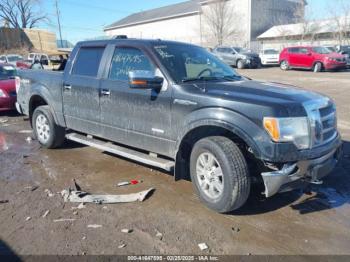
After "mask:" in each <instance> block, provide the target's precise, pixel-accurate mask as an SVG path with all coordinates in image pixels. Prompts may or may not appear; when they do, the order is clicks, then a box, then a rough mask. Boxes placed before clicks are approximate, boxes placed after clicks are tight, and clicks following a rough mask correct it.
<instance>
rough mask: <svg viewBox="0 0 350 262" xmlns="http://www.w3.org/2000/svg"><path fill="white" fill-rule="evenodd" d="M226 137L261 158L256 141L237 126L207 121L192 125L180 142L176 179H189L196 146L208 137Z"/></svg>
mask: <svg viewBox="0 0 350 262" xmlns="http://www.w3.org/2000/svg"><path fill="white" fill-rule="evenodd" d="M210 136H224V137H227V138H229V139H231V140H232V141H233V142H235V144H237V145H238V146H239V148H240V149H241V150H242V151H244V152H245V153H247V154H250V155H253V156H254V158H259V156H260V150H259V148H258V146H257V145H256V143H255V142H254V140H253V139H252V138H251V137H250V136H249V135H248V134H246V133H245V132H244V131H242V130H241V129H240V128H238V127H237V126H235V125H233V124H231V123H227V122H224V121H217V120H205V121H198V122H196V123H194V124H192V125H191V127H190V128H188V129H187V131H186V132H184V135H183V136H182V138H181V140H179V141H178V144H177V150H176V164H175V172H174V173H175V179H176V180H180V179H189V165H188V164H189V157H190V154H191V152H192V148H193V146H194V144H195V143H196V142H197V141H199V140H201V139H203V138H206V137H210Z"/></svg>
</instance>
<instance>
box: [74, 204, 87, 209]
mask: <svg viewBox="0 0 350 262" xmlns="http://www.w3.org/2000/svg"><path fill="white" fill-rule="evenodd" d="M84 208H86V206H85V204H84V203H80V204H79V206H77V207H72V210H76V209H84Z"/></svg>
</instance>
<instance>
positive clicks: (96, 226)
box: [87, 225, 102, 228]
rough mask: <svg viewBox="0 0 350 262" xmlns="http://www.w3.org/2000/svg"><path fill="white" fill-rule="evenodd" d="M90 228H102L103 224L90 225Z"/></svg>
mask: <svg viewBox="0 0 350 262" xmlns="http://www.w3.org/2000/svg"><path fill="white" fill-rule="evenodd" d="M87 227H88V228H101V227H102V225H88V226H87Z"/></svg>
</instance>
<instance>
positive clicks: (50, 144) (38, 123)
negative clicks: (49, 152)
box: [32, 106, 66, 149]
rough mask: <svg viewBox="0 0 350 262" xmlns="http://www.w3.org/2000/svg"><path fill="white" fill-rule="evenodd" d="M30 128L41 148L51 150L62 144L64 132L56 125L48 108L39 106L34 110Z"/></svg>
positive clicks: (63, 129)
mask: <svg viewBox="0 0 350 262" xmlns="http://www.w3.org/2000/svg"><path fill="white" fill-rule="evenodd" d="M32 126H33V129H34V135H35V137H36V139H37V140H38V141H39V143H40V144H41V145H42V146H43V147H45V148H49V149H53V148H57V147H60V146H61V145H62V144H63V142H64V140H65V134H66V130H65V128H63V127H61V126H58V125H57V124H56V122H55V119H54V118H53V115H52V113H51V111H50V108H49V106H39V107H38V108H36V109H35V110H34V113H33V117H32Z"/></svg>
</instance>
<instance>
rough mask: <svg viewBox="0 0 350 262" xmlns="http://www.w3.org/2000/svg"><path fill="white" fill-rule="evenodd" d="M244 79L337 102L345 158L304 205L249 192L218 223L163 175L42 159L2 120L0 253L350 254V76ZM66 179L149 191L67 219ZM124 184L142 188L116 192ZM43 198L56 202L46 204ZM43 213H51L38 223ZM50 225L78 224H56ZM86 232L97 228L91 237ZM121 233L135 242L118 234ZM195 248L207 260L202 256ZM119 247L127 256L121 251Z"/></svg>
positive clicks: (84, 153) (133, 167) (111, 160)
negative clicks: (238, 206) (273, 83)
mask: <svg viewBox="0 0 350 262" xmlns="http://www.w3.org/2000/svg"><path fill="white" fill-rule="evenodd" d="M241 73H242V74H244V75H246V76H249V77H251V78H254V79H261V80H268V81H278V82H285V83H290V84H295V85H299V86H303V87H305V88H307V89H309V90H314V91H318V92H321V93H325V94H327V95H329V96H331V97H332V98H333V99H335V101H336V102H337V105H338V112H339V113H338V116H339V127H340V130H341V132H342V135H343V139H344V144H345V148H344V149H345V150H344V151H345V152H344V153H345V154H344V157H343V159H342V161H341V163H340V164H339V166H338V167H337V169H336V170H334V172H333V173H332V174H331V175H330V176H329V177H328V178H327V179H326V180H325V181H324V182H325V183H324V184H323V185H322V186H318V187H314V188H313V191H312V194H311V195H307V194H304V193H303V192H301V191H296V192H291V193H285V194H280V195H277V196H275V197H273V198H271V199H264V197H263V196H262V195H261V193H260V192H257V191H255V192H252V195H251V197H250V199H249V201H248V203H247V204H246V206H245V207H244V208H242V209H241V210H240V211H238V212H235V213H232V214H229V215H220V214H217V213H214V212H213V211H210V210H208V209H207V208H205V207H204V206H203V205H202V204H201V203H200V202H199V200H198V198H197V197H196V195H195V194H194V193H193V190H192V185H191V183H190V182H187V181H180V182H175V181H174V179H173V177H172V176H171V175H170V174H167V173H163V172H160V171H155V170H152V169H150V168H149V167H145V166H142V165H139V164H136V163H132V162H130V161H127V160H124V159H120V158H118V157H116V156H113V155H110V154H106V153H102V152H100V151H98V150H95V149H92V148H89V147H85V146H82V145H79V144H75V143H66V144H65V146H64V148H61V149H58V150H45V149H42V148H41V147H40V146H39V145H38V143H37V142H36V141H32V142H27V141H26V138H27V137H28V136H30V135H31V134H29V133H26V130H27V131H28V130H30V125H29V123H28V121H27V120H25V119H24V118H23V116H18V115H16V114H14V113H13V114H9V113H1V115H0V119H7V120H8V122H7V123H2V124H1V123H0V201H1V200H9V202H8V203H4V204H0V243H1V244H0V246H2V247H0V249H1V250H2V251H0V253H1V252H5V251H7V252H10V251H11V252H14V253H15V254H20V255H32V254H35V255H43V254H50V255H53V254H54V255H62V254H65V255H76V254H86V255H89V254H94V255H96V254H97V255H99V254H243V255H245V254H350V248H349V247H350V219H349V216H350V206H349V203H350V176H349V174H350V72H340V73H321V74H314V73H311V72H303V71H289V72H281V71H280V70H279V69H278V68H268V69H260V70H244V71H241ZM21 131H22V132H21ZM23 131H24V133H23ZM72 178H75V179H76V180H77V181H78V183H79V184H80V186H81V187H82V188H83V189H84V190H86V191H88V192H91V193H102V194H106V193H108V194H118V193H130V192H137V191H140V190H143V189H148V188H150V187H154V188H155V189H156V190H155V192H154V193H153V195H151V196H150V197H149V198H148V199H147V200H146V201H144V202H142V203H140V202H139V203H131V204H120V205H108V206H103V205H87V206H86V208H85V209H81V210H73V209H72V208H73V207H76V206H77V205H75V204H70V203H68V204H67V203H66V204H64V203H63V200H62V198H61V196H60V195H59V194H56V193H57V192H60V191H61V190H63V189H65V188H67V187H69V186H71V185H72V182H71V181H72ZM131 179H140V180H143V181H144V183H142V184H139V185H136V186H130V187H125V188H117V187H116V186H115V185H116V183H117V182H120V181H124V180H131ZM36 187H38V188H36ZM46 189H48V190H50V191H51V192H53V193H54V196H52V197H49V196H48V194H47V192H45V190H46ZM47 210H50V213H49V214H48V215H47V217H45V218H43V217H42V216H43V214H44V213H45V212H46V211H47ZM28 217H30V219H29V218H28ZM27 218H28V221H27ZM56 219H75V220H74V221H70V222H56V223H55V222H54V220H56ZM91 224H97V225H101V226H102V227H101V228H96V229H93V228H88V225H91ZM123 228H129V229H132V230H133V232H132V233H129V234H125V233H122V232H121V229H123ZM232 228H234V230H232ZM237 229H239V230H237ZM158 232H160V233H162V235H163V237H162V238H159V237H157V236H156V235H157V233H158ZM202 242H205V243H206V244H207V245H208V246H209V250H207V251H200V250H199V248H198V244H199V243H202ZM122 244H125V245H126V246H125V247H123V248H118V247H119V246H120V245H122Z"/></svg>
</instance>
